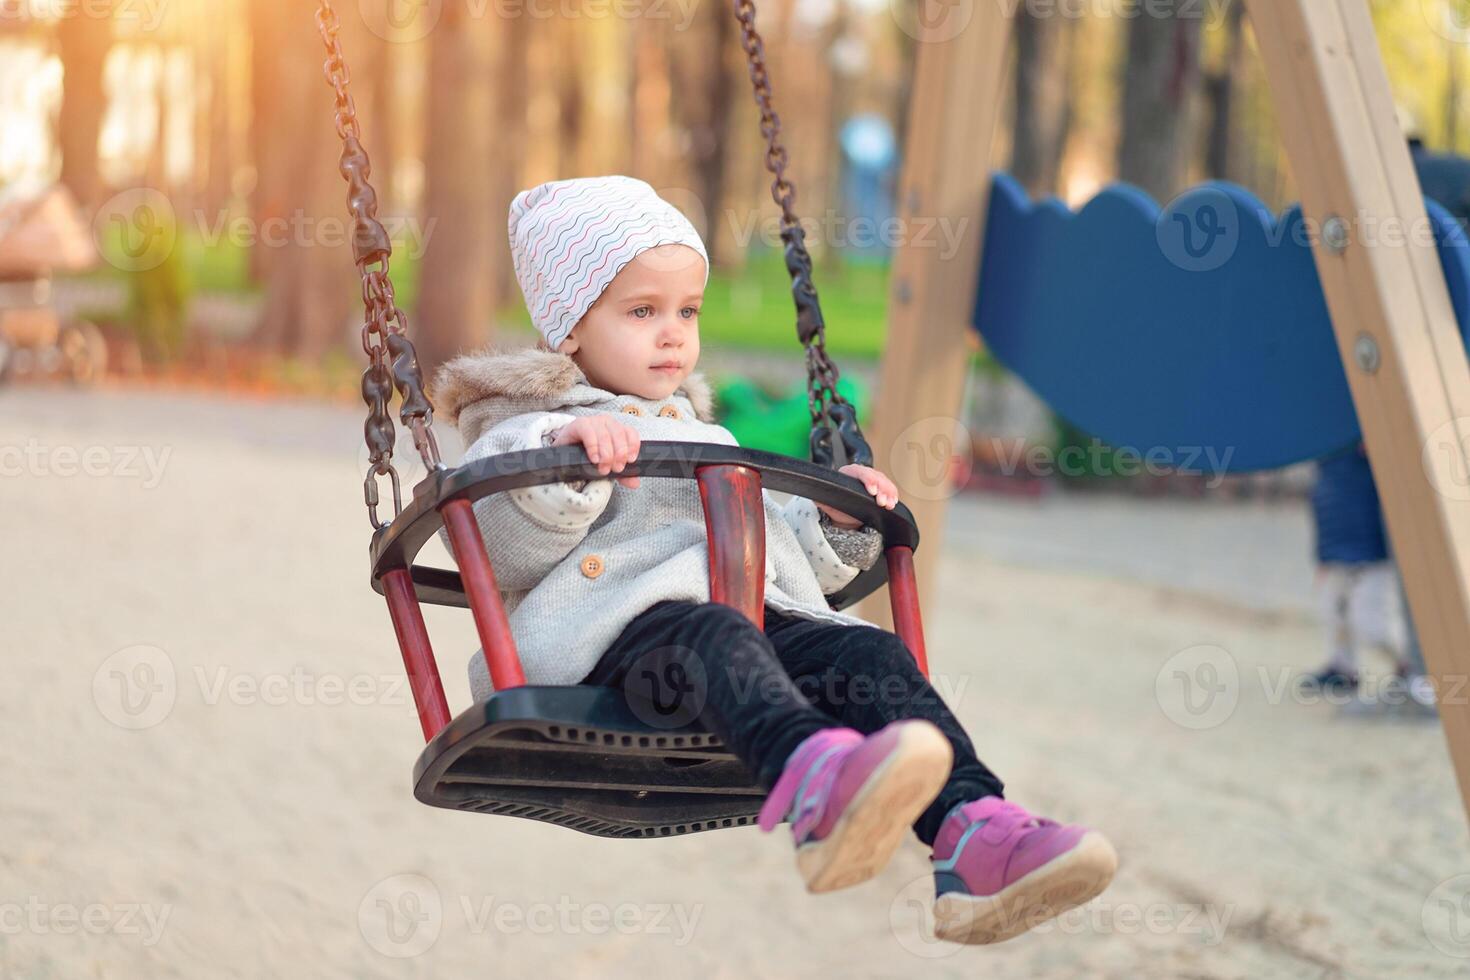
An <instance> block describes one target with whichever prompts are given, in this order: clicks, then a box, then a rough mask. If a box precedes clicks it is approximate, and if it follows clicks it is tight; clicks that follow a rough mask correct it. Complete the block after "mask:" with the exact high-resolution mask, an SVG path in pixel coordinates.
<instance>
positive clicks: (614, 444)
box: [551, 415, 641, 489]
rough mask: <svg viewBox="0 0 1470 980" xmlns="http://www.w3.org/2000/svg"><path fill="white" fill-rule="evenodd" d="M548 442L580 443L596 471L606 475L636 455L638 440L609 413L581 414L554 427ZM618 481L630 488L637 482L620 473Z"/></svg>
mask: <svg viewBox="0 0 1470 980" xmlns="http://www.w3.org/2000/svg"><path fill="white" fill-rule="evenodd" d="M551 444H552V445H553V446H570V445H574V444H580V445H581V446H582V448H584V449H585V450H587V458H588V459H590V460H592V462H594V463H596V464H598V465H597V469H598V471H599V472H600V473H602V475H603V476H606V475H607V474H608V473H609V472H611V471H613V470H616V471H617V472H619V473H621V472H622V471H623V467H625V466H627V465H628V464H629V463H631V462H633V461H634V460H635V459H637V458H638V449H639V446H640V445H641V441H640V440H639V438H638V433H637V431H636V430H634V429H633V427H632V426H630V425H627V424H626V423H624V422H621V421H619V420H618V419H615V418H613V417H612V416H611V415H584V416H582V417H581V418H579V419H577V420H576V421H573V422H568V423H567V424H566V425H564V426H562V427H561V428H560V429H557V430H556V437H555V438H554V439H553V440H552V442H551ZM618 482H619V483H621V484H622V485H623V486H625V487H628V488H630V489H632V488H636V487H637V486H638V485H639V480H638V477H636V476H620V477H618Z"/></svg>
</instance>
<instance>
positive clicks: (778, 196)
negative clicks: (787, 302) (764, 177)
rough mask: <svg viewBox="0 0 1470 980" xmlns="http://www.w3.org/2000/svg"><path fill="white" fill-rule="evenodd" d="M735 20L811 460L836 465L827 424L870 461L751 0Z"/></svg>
mask: <svg viewBox="0 0 1470 980" xmlns="http://www.w3.org/2000/svg"><path fill="white" fill-rule="evenodd" d="M733 3H734V7H735V17H736V19H737V20H738V21H739V22H740V46H741V48H743V49H744V51H745V57H746V60H747V61H748V62H749V67H750V81H751V86H752V88H753V89H754V93H755V103H756V106H757V108H759V109H760V117H761V119H760V123H761V135H762V136H764V137H765V139H766V169H767V170H769V171H770V172H771V175H772V176H773V177H774V178H775V179H774V180H772V181H771V198H772V199H773V200H774V201H775V202H776V206H777V207H779V208H780V209H781V240H782V241H783V242H784V243H785V245H786V249H785V253H786V271H787V272H788V273H789V274H790V275H791V295H792V299H793V300H794V301H795V303H796V335H797V337H799V338H800V340H801V343H802V346H803V347H805V348H806V370H807V407H808V409H809V410H810V412H811V417H812V432H811V454H812V461H813V462H815V463H819V464H821V465H823V466H827V467H831V468H834V469H835V468H836V457H835V455H834V447H833V444H832V427H833V426H834V425H835V426H836V429H837V434H838V436H839V437H840V438H841V440H842V446H843V450H844V452H845V455H846V458H847V462H849V463H860V464H862V465H864V466H871V465H872V464H873V450H872V449H871V448H870V447H869V446H868V442H867V439H865V438H864V437H863V433H862V429H861V428H860V427H859V426H858V419H857V410H856V409H855V408H854V407H853V406H852V405H851V404H850V403H849V402H848V401H847V399H845V398H843V397H842V395H841V393H839V392H838V390H837V379H838V376H839V374H840V372H839V371H838V369H837V365H836V364H835V363H833V361H832V359H831V358H830V357H828V356H827V328H826V322H825V321H824V319H823V317H822V306H821V302H820V300H819V299H818V298H817V287H816V284H815V283H814V282H813V281H812V258H811V255H810V253H808V252H807V248H806V232H805V230H804V229H803V228H802V226H801V221H800V220H799V219H798V218H797V216H796V206H795V200H796V185H795V184H793V183H792V182H791V181H790V180H789V179H788V178H787V176H786V165H787V163H788V162H789V160H788V157H787V153H786V147H785V145H784V144H783V143H782V142H781V117H780V116H779V115H777V114H776V110H775V108H774V106H773V105H772V103H771V79H770V75H769V73H768V72H767V71H766V57H765V44H764V42H763V41H762V40H761V36H760V32H759V31H757V30H756V27H755V2H754V0H733Z"/></svg>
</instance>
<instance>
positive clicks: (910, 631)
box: [884, 544, 929, 677]
mask: <svg viewBox="0 0 1470 980" xmlns="http://www.w3.org/2000/svg"><path fill="white" fill-rule="evenodd" d="M884 553H885V555H886V556H887V558H888V599H889V603H890V604H891V606H892V607H893V629H894V632H895V633H897V634H898V637H899V639H901V640H903V642H904V643H905V644H906V645H907V646H908V648H909V652H910V653H912V654H913V655H914V662H915V663H917V664H918V665H919V670H920V671H921V672H923V674H924V676H925V677H928V676H929V653H928V651H927V650H925V649H924V622H923V619H922V618H921V617H920V616H919V587H918V584H917V582H916V581H915V578H914V552H913V549H912V548H908V547H905V546H904V545H901V544H896V545H894V546H893V547H891V548H888V549H886V551H885V552H884Z"/></svg>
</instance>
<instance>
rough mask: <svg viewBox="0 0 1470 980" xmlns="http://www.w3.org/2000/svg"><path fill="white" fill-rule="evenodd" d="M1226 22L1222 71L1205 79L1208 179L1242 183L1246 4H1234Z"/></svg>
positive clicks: (1206, 164)
mask: <svg viewBox="0 0 1470 980" xmlns="http://www.w3.org/2000/svg"><path fill="white" fill-rule="evenodd" d="M1227 18H1228V19H1227V20H1226V22H1225V51H1224V54H1223V60H1222V62H1221V64H1220V67H1219V69H1218V70H1216V71H1214V72H1212V73H1210V74H1209V75H1208V76H1206V77H1205V100H1206V102H1207V103H1208V106H1209V126H1210V130H1209V134H1208V136H1207V138H1206V142H1205V175H1206V176H1208V177H1218V178H1224V179H1227V180H1235V181H1240V179H1241V172H1240V171H1241V167H1240V161H1239V157H1240V150H1239V148H1238V147H1237V146H1236V145H1235V143H1236V141H1235V123H1234V112H1235V95H1236V93H1237V92H1238V91H1239V89H1240V85H1241V79H1242V78H1243V77H1244V74H1245V57H1246V50H1245V39H1244V34H1245V24H1244V20H1245V4H1244V3H1242V2H1240V0H1234V2H1232V3H1231V5H1230V10H1229V12H1228V14H1227Z"/></svg>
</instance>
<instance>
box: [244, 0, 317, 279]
mask: <svg viewBox="0 0 1470 980" xmlns="http://www.w3.org/2000/svg"><path fill="white" fill-rule="evenodd" d="M248 10H249V22H250V161H251V164H252V165H253V166H254V168H255V186H254V188H253V189H252V190H251V192H250V219H251V222H252V223H253V225H254V226H255V227H256V228H260V227H263V226H264V225H265V223H266V222H267V221H270V220H271V219H279V218H281V217H282V216H283V215H284V213H285V206H284V201H283V200H282V199H281V188H282V185H285V186H286V187H289V186H290V169H289V166H288V163H287V160H288V158H289V153H287V152H285V150H286V148H288V147H289V144H287V143H285V142H283V141H282V140H281V139H280V138H279V135H280V130H282V129H285V128H288V127H290V126H291V125H292V122H293V120H296V119H297V117H299V116H300V115H301V113H300V112H293V111H290V110H288V109H287V106H288V105H289V104H290V103H288V102H287V100H286V92H287V89H286V87H285V84H284V82H285V77H284V76H285V74H286V72H287V70H288V69H289V70H290V71H291V72H292V73H293V74H299V66H294V65H292V66H288V65H287V64H285V63H284V60H283V58H282V56H281V46H282V44H284V43H286V41H287V38H288V37H295V36H296V35H300V34H301V33H303V32H305V31H306V30H307V28H306V26H305V24H297V25H295V26H296V27H297V30H295V31H292V32H289V33H288V32H287V31H286V29H285V28H286V24H285V21H286V20H287V18H285V17H282V16H281V13H280V11H278V10H274V9H272V8H271V5H270V4H266V3H260V2H259V0H256V2H252V3H250V4H249V6H248ZM302 16H303V17H304V16H305V14H304V13H303V14H302ZM313 26H314V25H313ZM310 33H313V34H314V33H315V31H312V32H310ZM298 41H299V38H298ZM317 49H318V50H317V52H316V53H314V54H313V56H312V57H311V60H313V61H315V62H317V63H318V65H319V64H320V62H321V56H320V53H319V52H320V49H321V45H320V42H317ZM293 50H295V51H297V52H298V53H299V54H300V56H301V57H307V53H306V50H305V48H304V46H303V45H302V44H300V43H297V44H296V45H294V47H293ZM322 84H323V85H325V84H326V83H325V82H323V83H322ZM297 94H298V95H299V94H303V93H297ZM319 104H320V100H319V99H313V100H312V101H310V102H307V103H303V104H302V105H301V108H303V109H304V107H305V106H306V105H311V106H317V105H319ZM322 112H323V122H322V126H323V127H329V126H330V124H329V123H328V122H326V121H325V120H327V119H329V118H330V110H329V109H328V110H322ZM274 258H275V253H273V252H272V251H271V250H269V249H267V248H265V247H264V246H263V245H259V244H257V245H256V246H255V247H254V248H252V249H251V250H250V278H251V280H252V281H254V282H255V283H257V284H267V283H268V282H269V281H270V278H271V271H272V268H273V260H274Z"/></svg>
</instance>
